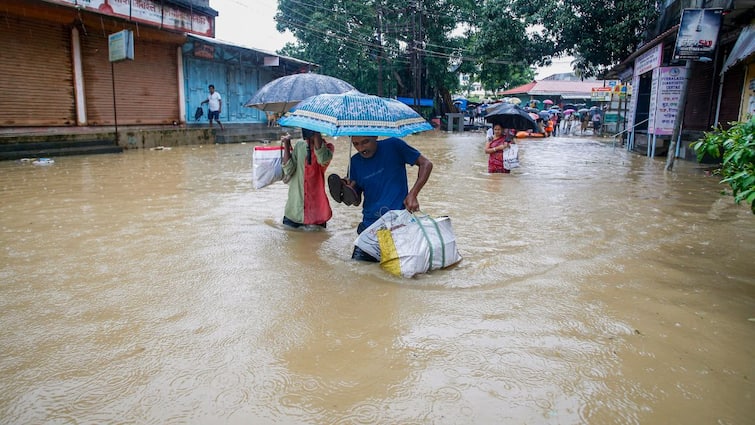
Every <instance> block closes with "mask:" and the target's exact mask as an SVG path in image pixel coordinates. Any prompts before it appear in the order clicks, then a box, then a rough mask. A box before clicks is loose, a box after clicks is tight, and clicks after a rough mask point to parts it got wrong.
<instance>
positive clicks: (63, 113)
mask: <svg viewBox="0 0 755 425" xmlns="http://www.w3.org/2000/svg"><path fill="white" fill-rule="evenodd" d="M70 39H71V36H70V30H69V29H68V28H66V27H65V26H63V25H60V24H54V23H48V22H45V23H42V22H39V21H33V20H28V19H24V18H21V17H14V16H9V15H3V16H2V25H0V52H2V60H0V76H2V79H1V80H0V81H2V82H0V93H2V95H0V126H66V125H76V109H75V108H76V106H75V102H74V90H73V71H72V67H71V41H70Z"/></svg>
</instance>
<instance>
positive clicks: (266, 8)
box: [210, 0, 571, 79]
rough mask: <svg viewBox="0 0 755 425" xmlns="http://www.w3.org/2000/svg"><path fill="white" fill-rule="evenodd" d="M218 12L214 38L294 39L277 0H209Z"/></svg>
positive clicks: (540, 73)
mask: <svg viewBox="0 0 755 425" xmlns="http://www.w3.org/2000/svg"><path fill="white" fill-rule="evenodd" d="M210 7H211V8H213V9H215V10H217V11H218V13H219V15H218V17H217V19H216V20H215V38H217V39H219V40H223V41H229V42H232V43H235V44H240V45H243V46H247V47H253V48H256V49H260V50H267V51H270V52H274V51H276V50H278V49H281V48H282V47H283V46H284V45H285V44H286V43H288V42H293V41H294V40H295V39H294V36H293V35H292V34H291V33H290V32H288V31H287V32H285V33H279V32H278V30H276V29H275V20H274V19H273V18H274V17H275V12H276V10H277V9H278V0H210ZM570 62H571V58H565V59H561V58H557V59H555V60H554V61H553V65H552V66H550V67H546V68H537V69H536V70H535V79H541V78H544V77H547V76H549V75H551V74H557V73H562V72H571V66H570V65H569V63H570Z"/></svg>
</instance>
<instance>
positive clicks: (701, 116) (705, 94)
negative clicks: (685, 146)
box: [684, 62, 717, 131]
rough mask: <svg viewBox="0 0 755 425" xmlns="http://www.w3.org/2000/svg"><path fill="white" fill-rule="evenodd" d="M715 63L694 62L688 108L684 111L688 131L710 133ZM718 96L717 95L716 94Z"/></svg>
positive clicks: (688, 93)
mask: <svg viewBox="0 0 755 425" xmlns="http://www.w3.org/2000/svg"><path fill="white" fill-rule="evenodd" d="M713 68H714V67H713V62H710V63H701V62H693V63H692V69H691V71H690V79H689V82H688V83H687V106H686V109H685V111H684V128H685V129H686V130H698V131H708V130H710V126H711V125H712V124H711V121H712V120H713V117H714V112H715V110H714V109H713V108H714V107H715V97H713V94H714V93H713V91H712V90H713V88H712V87H713V86H714V84H713V79H714V75H713V72H714V71H713ZM716 94H717V93H716Z"/></svg>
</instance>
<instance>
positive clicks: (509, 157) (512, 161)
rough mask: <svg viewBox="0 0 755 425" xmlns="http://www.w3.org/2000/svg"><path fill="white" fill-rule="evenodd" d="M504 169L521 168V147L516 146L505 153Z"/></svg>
mask: <svg viewBox="0 0 755 425" xmlns="http://www.w3.org/2000/svg"><path fill="white" fill-rule="evenodd" d="M503 167H504V168H505V169H507V170H512V169H514V168H518V167H519V146H517V145H516V144H512V145H511V146H510V147H509V148H508V149H506V150H505V151H503Z"/></svg>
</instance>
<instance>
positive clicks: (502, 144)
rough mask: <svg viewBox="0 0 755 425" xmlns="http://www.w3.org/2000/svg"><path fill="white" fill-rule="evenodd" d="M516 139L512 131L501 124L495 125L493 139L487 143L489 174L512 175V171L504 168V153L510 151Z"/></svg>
mask: <svg viewBox="0 0 755 425" xmlns="http://www.w3.org/2000/svg"><path fill="white" fill-rule="evenodd" d="M513 139H514V137H513V135H512V134H511V131H509V129H507V128H503V126H502V125H500V124H494V125H493V138H492V139H491V140H488V141H487V142H485V153H486V154H488V155H490V156H489V157H488V173H510V172H511V170H508V169H506V168H505V167H504V166H503V151H504V150H506V149H508V148H509V147H510V146H511V144H512V143H514V141H513Z"/></svg>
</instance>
